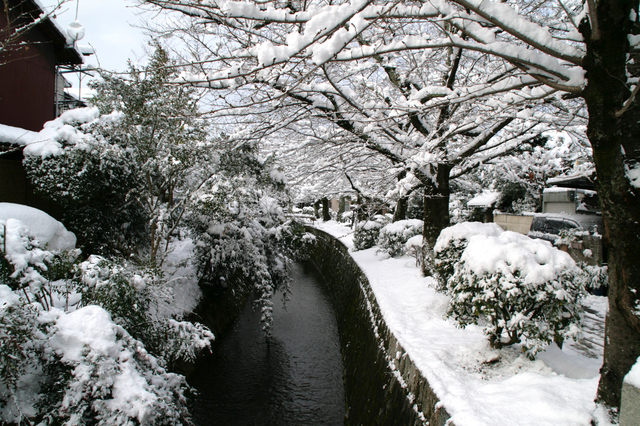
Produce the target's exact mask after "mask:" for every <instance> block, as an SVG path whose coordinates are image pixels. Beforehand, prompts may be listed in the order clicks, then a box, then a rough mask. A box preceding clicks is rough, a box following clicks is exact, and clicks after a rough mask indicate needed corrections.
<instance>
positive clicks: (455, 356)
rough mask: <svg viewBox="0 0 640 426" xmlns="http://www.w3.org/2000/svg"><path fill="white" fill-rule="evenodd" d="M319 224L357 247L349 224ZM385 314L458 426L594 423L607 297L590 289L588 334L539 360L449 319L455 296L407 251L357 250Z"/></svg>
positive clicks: (478, 329) (549, 350)
mask: <svg viewBox="0 0 640 426" xmlns="http://www.w3.org/2000/svg"><path fill="white" fill-rule="evenodd" d="M317 227H318V228H319V229H321V230H324V231H325V232H328V233H329V234H331V235H333V236H335V237H337V238H338V239H339V240H340V241H342V242H343V243H344V244H345V245H346V246H347V247H348V248H349V249H350V251H351V250H352V248H353V234H352V231H351V229H349V228H347V227H345V226H342V225H340V224H338V223H336V222H327V223H320V224H318V225H317ZM351 255H352V256H353V258H354V259H355V260H356V262H357V263H358V265H359V266H360V268H362V270H363V271H364V272H365V274H366V275H367V277H368V278H369V282H370V284H371V288H372V289H373V292H374V294H375V297H376V300H377V301H378V304H379V305H380V309H381V310H382V313H383V315H384V318H385V321H386V323H387V325H388V326H389V328H390V329H391V331H392V332H393V334H394V335H395V336H396V338H397V339H398V341H399V342H400V344H401V345H402V346H403V347H404V348H405V350H406V351H407V353H408V354H409V356H410V357H411V359H412V360H413V361H414V363H415V364H416V365H417V366H418V368H419V369H420V371H421V373H422V375H423V376H424V377H425V378H426V379H427V380H428V381H429V384H430V386H431V388H432V389H433V390H434V392H435V393H436V395H437V396H438V398H439V399H440V401H441V403H442V404H443V405H444V407H445V408H446V410H447V412H448V413H449V414H450V415H451V419H452V421H453V423H454V424H455V425H456V426H470V425H473V426H480V425H487V426H506V425H532V426H533V425H536V426H542V425H549V426H551V425H553V426H562V425H566V426H568V425H585V426H586V425H590V424H591V418H592V415H593V413H594V410H595V408H596V407H595V403H594V398H595V395H596V390H597V386H598V379H599V369H600V366H601V364H602V345H603V334H604V329H603V321H604V316H605V313H606V309H607V299H606V298H605V297H598V296H589V297H588V298H587V299H586V301H585V302H584V304H585V311H586V312H587V315H586V318H585V322H586V324H587V328H586V330H585V334H584V337H583V339H581V340H580V341H578V342H567V343H565V345H564V347H563V349H562V350H561V349H559V348H558V347H557V346H555V345H553V346H549V347H548V348H547V349H546V350H545V351H544V352H541V353H539V354H538V355H537V359H536V360H535V361H531V360H529V359H528V358H526V357H525V356H524V355H523V354H522V352H521V350H520V348H519V347H518V346H517V345H516V346H512V347H508V348H503V349H502V350H500V351H498V350H494V349H491V348H490V346H489V344H488V341H487V338H486V337H485V335H484V334H483V331H482V327H479V326H468V327H467V328H465V329H460V328H458V327H456V325H455V323H454V322H453V321H451V320H447V319H444V314H445V312H446V309H447V305H448V302H449V299H448V297H447V296H445V295H443V294H441V293H438V292H437V291H436V290H435V289H434V285H435V282H434V281H433V279H432V278H425V277H423V276H422V274H421V272H420V269H419V268H417V267H416V266H415V259H413V258H409V257H400V258H389V257H388V256H386V255H381V254H378V255H376V248H372V249H369V250H362V251H356V252H352V253H351Z"/></svg>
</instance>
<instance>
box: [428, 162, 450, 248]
mask: <svg viewBox="0 0 640 426" xmlns="http://www.w3.org/2000/svg"><path fill="white" fill-rule="evenodd" d="M450 171H451V167H450V166H448V165H443V164H439V165H438V171H437V174H436V183H437V186H434V185H433V184H431V185H430V186H428V187H425V195H424V198H423V209H424V210H423V212H424V213H423V214H424V217H423V219H424V231H423V233H422V236H423V237H424V242H425V244H426V245H428V247H429V248H430V249H433V246H434V245H435V244H436V240H437V239H438V236H439V235H440V232H442V230H443V229H444V228H446V227H447V226H449V172H450Z"/></svg>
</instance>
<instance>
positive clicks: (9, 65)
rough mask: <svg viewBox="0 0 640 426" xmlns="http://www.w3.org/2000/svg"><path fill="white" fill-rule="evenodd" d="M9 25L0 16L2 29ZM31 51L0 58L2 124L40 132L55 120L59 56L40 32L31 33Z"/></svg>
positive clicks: (37, 30)
mask: <svg viewBox="0 0 640 426" xmlns="http://www.w3.org/2000/svg"><path fill="white" fill-rule="evenodd" d="M6 25H7V22H6V17H5V16H4V15H3V14H2V13H0V28H2V27H4V26H6ZM29 42H36V43H38V42H39V44H33V43H30V45H29V48H28V49H26V50H20V51H18V52H13V53H11V54H9V55H6V54H5V55H1V54H0V123H2V124H6V125H9V126H15V127H21V128H23V129H27V130H33V131H39V130H41V129H42V125H43V124H44V123H45V122H46V121H49V120H53V119H54V118H55V102H54V99H55V61H56V60H55V52H54V46H53V43H52V42H51V41H50V40H48V39H47V37H46V36H45V35H44V34H43V33H42V31H41V30H39V29H38V28H34V29H33V30H31V31H30V32H29Z"/></svg>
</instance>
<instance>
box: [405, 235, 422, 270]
mask: <svg viewBox="0 0 640 426" xmlns="http://www.w3.org/2000/svg"><path fill="white" fill-rule="evenodd" d="M404 252H405V253H406V254H407V255H409V256H411V257H413V258H415V259H416V266H418V267H420V268H422V262H424V258H425V253H424V252H425V250H424V242H423V238H422V235H414V236H413V237H411V238H409V239H408V240H407V242H406V243H405V244H404Z"/></svg>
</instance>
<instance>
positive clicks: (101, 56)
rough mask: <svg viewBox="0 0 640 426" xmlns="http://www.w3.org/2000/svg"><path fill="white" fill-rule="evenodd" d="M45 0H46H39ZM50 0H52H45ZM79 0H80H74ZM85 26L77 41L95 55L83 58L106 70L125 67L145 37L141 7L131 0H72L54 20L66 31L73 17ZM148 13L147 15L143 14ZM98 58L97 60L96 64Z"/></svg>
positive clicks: (139, 52) (141, 49)
mask: <svg viewBox="0 0 640 426" xmlns="http://www.w3.org/2000/svg"><path fill="white" fill-rule="evenodd" d="M42 2H43V3H44V4H47V0H42ZM48 2H49V4H50V3H51V0H48ZM76 2H79V3H76ZM76 4H77V5H78V21H79V22H80V23H81V24H82V25H83V26H84V28H85V36H84V38H83V39H82V40H80V41H79V42H78V43H79V44H85V45H86V44H90V45H92V46H93V47H94V48H95V50H96V53H97V55H96V57H89V58H86V59H85V63H86V64H92V65H94V66H98V65H100V66H101V67H102V68H105V69H108V70H116V71H125V70H126V69H127V60H128V59H129V58H131V59H132V60H134V61H135V60H136V58H139V57H142V56H143V55H144V47H145V45H146V38H145V36H144V34H143V32H142V30H140V29H139V28H135V26H136V25H139V24H140V22H141V21H142V20H143V18H144V16H140V12H141V9H140V8H137V7H135V2H133V1H131V0H71V1H69V2H67V3H65V4H64V5H63V6H62V9H61V11H60V12H59V13H57V14H56V18H55V20H56V22H57V23H58V24H59V26H60V27H61V28H62V29H63V30H65V31H66V29H67V27H68V26H69V24H70V23H71V22H73V21H74V20H75V18H76ZM146 16H147V17H148V16H149V15H148V14H146ZM98 61H99V64H98Z"/></svg>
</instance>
